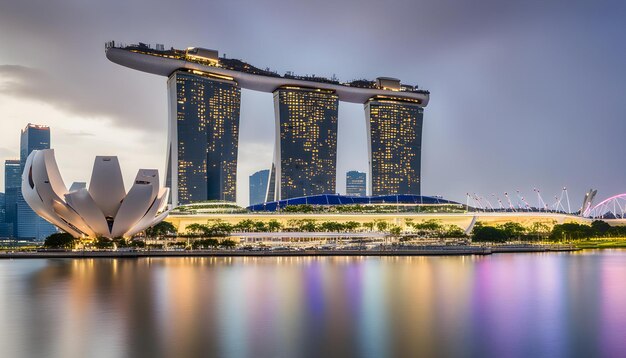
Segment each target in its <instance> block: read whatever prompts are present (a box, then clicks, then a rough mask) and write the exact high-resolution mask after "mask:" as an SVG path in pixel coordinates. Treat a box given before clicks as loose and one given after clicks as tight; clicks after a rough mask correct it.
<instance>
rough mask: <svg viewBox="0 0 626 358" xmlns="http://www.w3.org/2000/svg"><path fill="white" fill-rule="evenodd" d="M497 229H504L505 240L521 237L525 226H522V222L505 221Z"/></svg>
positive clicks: (524, 231) (524, 232)
mask: <svg viewBox="0 0 626 358" xmlns="http://www.w3.org/2000/svg"><path fill="white" fill-rule="evenodd" d="M499 229H501V230H502V231H504V234H505V235H506V238H507V240H511V239H517V240H519V239H521V238H522V236H523V235H524V234H526V228H524V227H523V226H522V224H519V223H514V222H507V223H504V224H502V225H501V226H500V227H499Z"/></svg>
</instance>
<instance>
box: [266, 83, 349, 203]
mask: <svg viewBox="0 0 626 358" xmlns="http://www.w3.org/2000/svg"><path fill="white" fill-rule="evenodd" d="M338 106H339V100H338V97H337V95H336V94H335V93H334V92H333V91H329V90H322V89H311V88H302V87H282V88H279V89H277V90H276V91H274V111H275V116H276V144H275V151H274V165H273V166H272V169H273V172H272V174H271V175H272V177H273V178H272V179H270V181H272V182H274V185H275V188H274V199H272V200H281V199H288V198H294V197H300V196H307V195H316V194H334V193H335V192H336V190H335V187H336V185H335V184H336V168H337V111H338ZM271 191H272V190H269V192H271ZM268 198H269V196H268Z"/></svg>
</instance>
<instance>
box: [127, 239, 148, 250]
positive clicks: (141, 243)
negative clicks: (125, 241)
mask: <svg viewBox="0 0 626 358" xmlns="http://www.w3.org/2000/svg"><path fill="white" fill-rule="evenodd" d="M129 246H130V247H136V248H139V249H143V248H145V247H146V242H145V241H143V240H137V239H134V240H131V241H130V243H129Z"/></svg>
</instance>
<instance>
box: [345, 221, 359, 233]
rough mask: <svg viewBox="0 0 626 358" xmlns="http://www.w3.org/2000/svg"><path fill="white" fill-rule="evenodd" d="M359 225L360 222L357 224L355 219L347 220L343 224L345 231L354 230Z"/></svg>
mask: <svg viewBox="0 0 626 358" xmlns="http://www.w3.org/2000/svg"><path fill="white" fill-rule="evenodd" d="M360 226H361V224H359V223H358V222H356V221H348V222H346V223H345V224H344V228H345V229H346V231H355V230H356V229H358V228H359V227H360Z"/></svg>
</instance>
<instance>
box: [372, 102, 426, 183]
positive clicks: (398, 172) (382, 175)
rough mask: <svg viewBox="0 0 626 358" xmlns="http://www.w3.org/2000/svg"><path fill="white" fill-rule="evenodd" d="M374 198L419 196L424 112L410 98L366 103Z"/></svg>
mask: <svg viewBox="0 0 626 358" xmlns="http://www.w3.org/2000/svg"><path fill="white" fill-rule="evenodd" d="M365 113H366V117H367V121H366V124H367V132H368V135H369V141H368V152H369V164H370V175H371V181H370V185H371V187H370V189H371V190H370V192H371V195H392V194H415V195H420V177H421V152H422V122H423V116H424V109H423V108H422V107H421V106H420V105H419V103H417V102H412V101H410V100H407V99H395V98H385V97H375V98H372V99H370V100H369V101H368V102H366V103H365Z"/></svg>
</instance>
